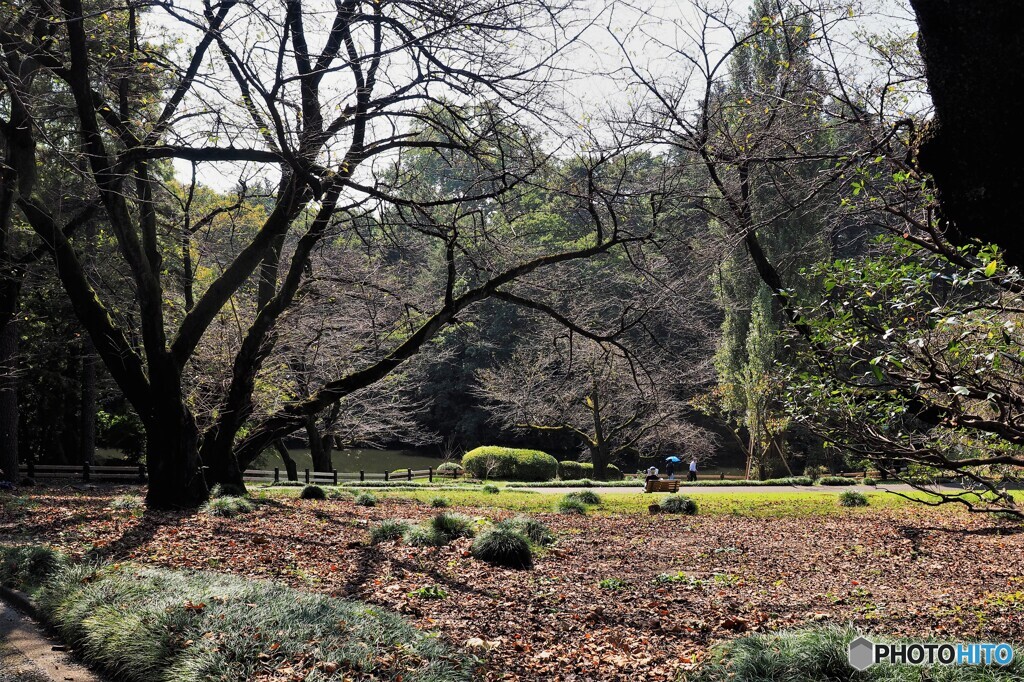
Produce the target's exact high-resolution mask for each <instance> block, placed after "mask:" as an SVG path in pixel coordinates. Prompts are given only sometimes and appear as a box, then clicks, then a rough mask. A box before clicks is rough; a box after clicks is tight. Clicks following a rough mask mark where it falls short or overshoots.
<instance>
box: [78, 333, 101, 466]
mask: <svg viewBox="0 0 1024 682" xmlns="http://www.w3.org/2000/svg"><path fill="white" fill-rule="evenodd" d="M98 363H99V358H97V357H96V352H95V351H94V350H93V346H92V340H91V339H90V338H89V337H88V336H86V337H85V340H84V341H83V342H82V396H81V405H80V408H79V409H80V411H79V447H80V453H79V457H78V461H79V463H81V464H94V463H95V462H96V393H97V392H96V365H97V364H98Z"/></svg>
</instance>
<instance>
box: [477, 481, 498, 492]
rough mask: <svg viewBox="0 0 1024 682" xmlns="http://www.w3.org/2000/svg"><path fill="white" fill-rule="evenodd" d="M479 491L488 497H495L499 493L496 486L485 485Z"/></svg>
mask: <svg viewBox="0 0 1024 682" xmlns="http://www.w3.org/2000/svg"><path fill="white" fill-rule="evenodd" d="M480 491H481V492H484V493H487V494H488V495H497V494H498V493H500V492H501V488H499V487H498V486H496V485H491V484H489V483H488V484H487V485H485V486H483V487H482V488H480Z"/></svg>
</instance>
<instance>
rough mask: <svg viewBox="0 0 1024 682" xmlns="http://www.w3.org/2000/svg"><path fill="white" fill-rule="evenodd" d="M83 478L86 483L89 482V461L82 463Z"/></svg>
mask: <svg viewBox="0 0 1024 682" xmlns="http://www.w3.org/2000/svg"><path fill="white" fill-rule="evenodd" d="M82 480H83V481H85V482H86V483H88V482H89V463H88V462H86V463H85V464H83V465H82Z"/></svg>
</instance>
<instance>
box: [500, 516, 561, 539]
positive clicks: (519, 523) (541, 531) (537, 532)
mask: <svg viewBox="0 0 1024 682" xmlns="http://www.w3.org/2000/svg"><path fill="white" fill-rule="evenodd" d="M498 525H499V526H506V527H508V528H511V529H512V530H514V531H517V532H519V533H522V534H523V535H525V536H526V538H527V539H528V540H529V541H530V542H532V543H534V544H536V545H550V544H551V543H552V542H554V541H555V534H554V533H552V532H551V529H550V528H548V526H547V524H545V523H544V522H543V521H538V520H537V519H531V518H530V517H529V516H517V517H516V518H514V519H512V520H511V521H502V522H501V523H499V524H498Z"/></svg>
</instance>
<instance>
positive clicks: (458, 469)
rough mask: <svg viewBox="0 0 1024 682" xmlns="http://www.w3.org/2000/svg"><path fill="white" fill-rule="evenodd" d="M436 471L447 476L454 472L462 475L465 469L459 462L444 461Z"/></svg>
mask: <svg viewBox="0 0 1024 682" xmlns="http://www.w3.org/2000/svg"><path fill="white" fill-rule="evenodd" d="M434 471H436V472H437V473H439V474H444V475H446V476H451V475H453V474H454V475H456V476H461V475H462V472H463V471H465V469H463V468H462V465H461V464H459V463H458V462H442V463H441V464H440V465H438V467H437V469H435V470H434Z"/></svg>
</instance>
